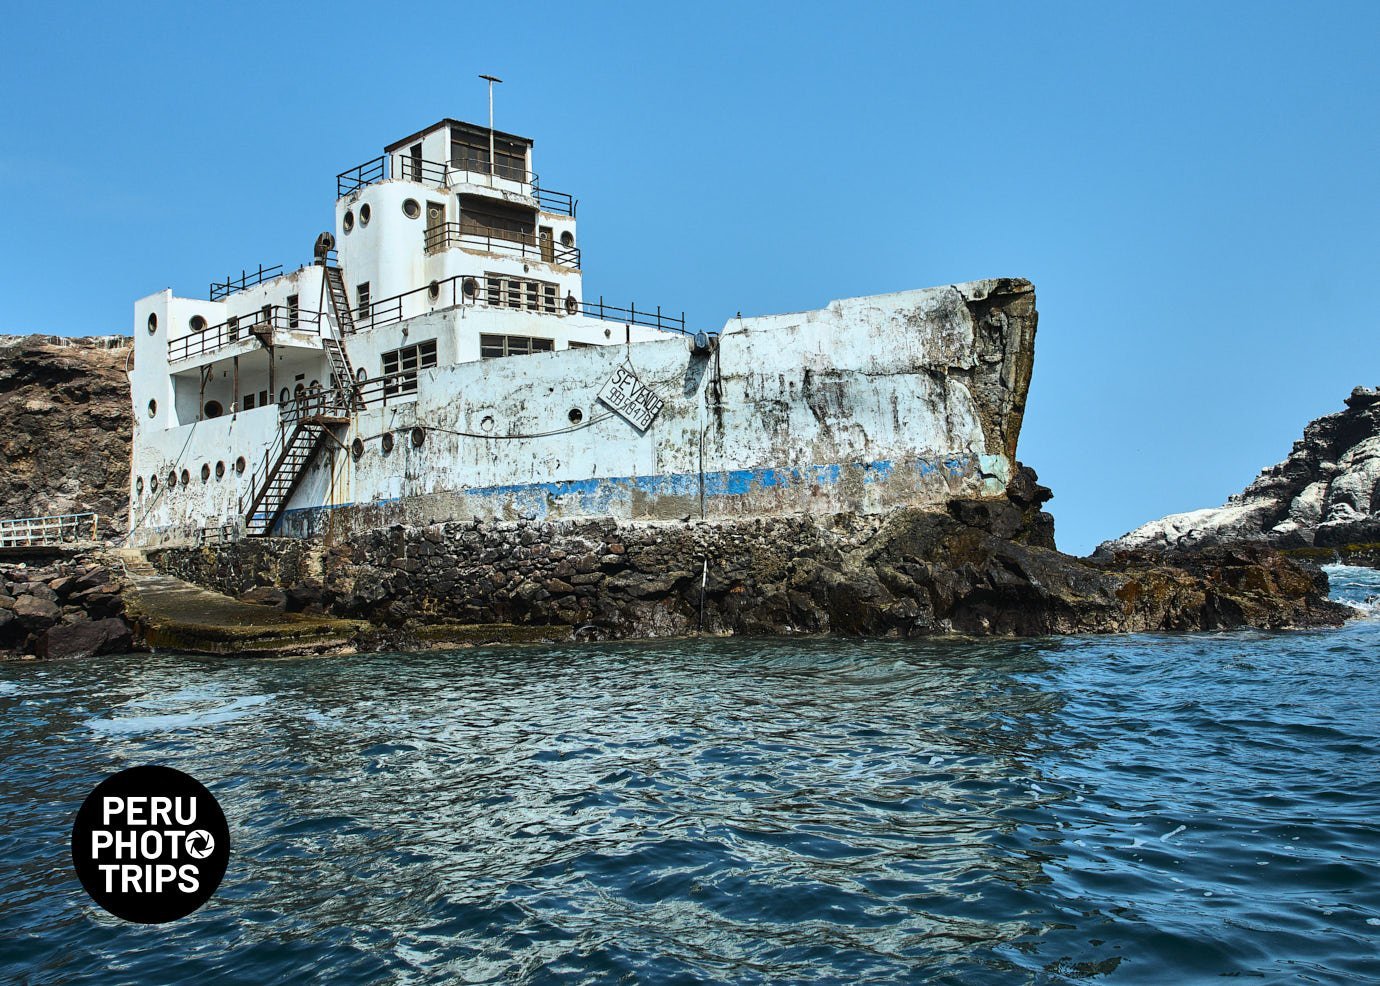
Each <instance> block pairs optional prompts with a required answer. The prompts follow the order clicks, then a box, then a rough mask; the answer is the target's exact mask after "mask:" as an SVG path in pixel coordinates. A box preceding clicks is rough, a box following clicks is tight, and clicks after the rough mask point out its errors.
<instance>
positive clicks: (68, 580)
mask: <svg viewBox="0 0 1380 986" xmlns="http://www.w3.org/2000/svg"><path fill="white" fill-rule="evenodd" d="M123 593H124V580H123V579H122V578H121V577H120V576H118V575H116V574H115V572H114V571H112V570H111V569H110V568H109V567H107V566H106V565H103V564H101V563H100V562H98V561H95V560H94V559H92V558H90V557H86V556H76V557H72V558H67V559H62V560H57V561H51V562H48V563H46V564H42V565H29V564H14V565H0V657H18V656H24V655H27V656H32V657H45V658H60V657H66V658H72V657H90V656H92V655H94V654H112V653H121V652H124V651H128V650H130V649H131V647H132V645H133V631H132V630H131V627H130V624H129V622H128V620H127V619H126V618H125V603H124V596H123Z"/></svg>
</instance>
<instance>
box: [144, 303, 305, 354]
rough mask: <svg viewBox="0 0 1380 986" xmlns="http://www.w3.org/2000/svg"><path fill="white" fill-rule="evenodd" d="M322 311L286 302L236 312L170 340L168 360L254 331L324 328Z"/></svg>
mask: <svg viewBox="0 0 1380 986" xmlns="http://www.w3.org/2000/svg"><path fill="white" fill-rule="evenodd" d="M322 321H323V314H322V313H321V312H308V311H303V310H302V309H300V308H298V309H292V308H288V307H287V306H286V305H266V306H265V307H263V308H261V309H259V310H258V311H256V312H249V313H247V314H244V315H235V316H231V317H230V318H227V319H226V320H225V321H224V322H221V323H220V324H219V325H212V326H209V327H207V328H205V329H203V330H202V331H200V332H193V333H191V334H190V335H185V336H183V337H182V338H180V339H170V340H169V341H168V362H169V363H176V362H179V361H180V360H184V359H191V358H192V357H193V356H201V355H203V354H205V353H209V352H213V351H215V350H217V349H220V348H222V347H223V346H228V345H230V344H231V343H232V342H238V341H239V340H241V339H246V338H248V337H249V336H251V335H253V334H254V332H255V331H256V330H257V331H260V332H264V331H274V330H277V329H288V330H291V331H293V332H315V333H317V334H319V333H320V332H321V324H322Z"/></svg>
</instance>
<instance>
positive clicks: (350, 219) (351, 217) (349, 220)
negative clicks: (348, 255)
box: [344, 209, 355, 233]
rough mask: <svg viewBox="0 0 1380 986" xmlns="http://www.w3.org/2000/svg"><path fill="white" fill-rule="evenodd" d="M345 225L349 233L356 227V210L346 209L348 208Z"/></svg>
mask: <svg viewBox="0 0 1380 986" xmlns="http://www.w3.org/2000/svg"><path fill="white" fill-rule="evenodd" d="M344 226H345V232H347V233H348V232H349V231H350V230H352V229H354V228H355V214H354V212H353V211H351V210H350V209H346V210H345V222H344Z"/></svg>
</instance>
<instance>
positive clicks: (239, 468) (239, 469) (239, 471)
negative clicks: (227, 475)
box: [235, 456, 245, 476]
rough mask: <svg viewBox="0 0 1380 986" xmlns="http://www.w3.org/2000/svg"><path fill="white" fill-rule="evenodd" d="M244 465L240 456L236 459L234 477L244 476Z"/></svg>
mask: <svg viewBox="0 0 1380 986" xmlns="http://www.w3.org/2000/svg"><path fill="white" fill-rule="evenodd" d="M244 465H245V462H244V456H240V457H239V458H238V459H236V460H235V475H236V476H242V475H244Z"/></svg>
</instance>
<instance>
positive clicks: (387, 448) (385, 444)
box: [379, 431, 393, 455]
mask: <svg viewBox="0 0 1380 986" xmlns="http://www.w3.org/2000/svg"><path fill="white" fill-rule="evenodd" d="M379 446H380V447H381V448H382V449H383V454H384V455H387V454H388V453H389V452H391V451H393V433H392V432H391V431H385V432H384V433H383V438H381V439H379Z"/></svg>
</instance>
